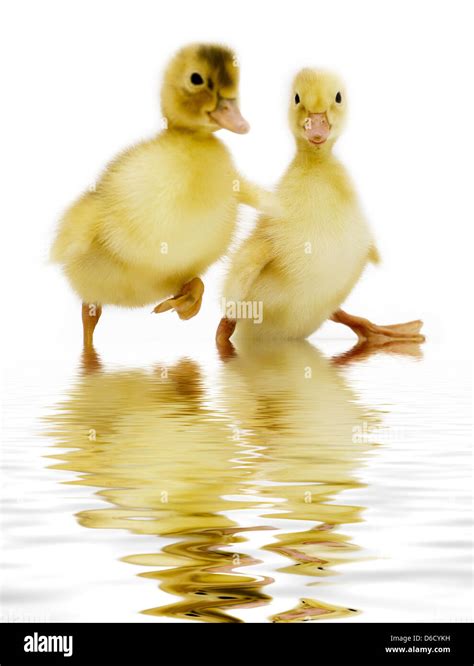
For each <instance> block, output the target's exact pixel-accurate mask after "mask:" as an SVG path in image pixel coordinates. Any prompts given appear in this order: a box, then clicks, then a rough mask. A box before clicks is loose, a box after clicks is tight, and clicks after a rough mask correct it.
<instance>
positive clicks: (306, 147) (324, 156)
mask: <svg viewBox="0 0 474 666" xmlns="http://www.w3.org/2000/svg"><path fill="white" fill-rule="evenodd" d="M332 146H333V144H332V142H327V143H325V144H323V145H321V146H312V145H311V144H309V143H308V141H306V140H304V139H297V141H296V157H295V159H296V160H298V162H299V163H300V164H303V165H306V166H308V167H315V166H324V165H326V164H331V163H333V162H334V161H335V159H336V158H335V157H334V155H333V154H332Z"/></svg>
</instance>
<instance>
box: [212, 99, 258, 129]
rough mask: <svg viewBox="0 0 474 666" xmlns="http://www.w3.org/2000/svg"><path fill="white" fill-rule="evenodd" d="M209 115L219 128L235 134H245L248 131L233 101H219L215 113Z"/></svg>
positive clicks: (246, 123) (248, 127)
mask: <svg viewBox="0 0 474 666" xmlns="http://www.w3.org/2000/svg"><path fill="white" fill-rule="evenodd" d="M209 115H210V117H211V118H212V119H213V120H215V122H216V123H217V124H218V125H219V126H220V127H222V128H223V129H227V130H230V131H231V132H236V134H247V132H248V131H249V129H250V125H249V124H248V122H247V121H246V120H245V118H244V117H243V116H242V114H241V113H240V109H239V106H238V104H237V102H236V101H235V99H221V100H220V102H219V104H218V105H217V108H216V109H215V111H212V112H211V113H209Z"/></svg>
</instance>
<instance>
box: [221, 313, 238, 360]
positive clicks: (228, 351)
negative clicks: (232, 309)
mask: <svg viewBox="0 0 474 666" xmlns="http://www.w3.org/2000/svg"><path fill="white" fill-rule="evenodd" d="M236 324H237V321H236V320H235V319H228V318H227V317H222V319H221V320H220V322H219V326H218V327H217V331H216V345H217V350H218V352H219V356H220V357H221V359H222V360H225V359H227V358H231V357H232V356H235V355H236V352H235V347H234V345H233V344H232V342H231V341H230V338H231V336H232V334H233V332H234V331H235V326H236Z"/></svg>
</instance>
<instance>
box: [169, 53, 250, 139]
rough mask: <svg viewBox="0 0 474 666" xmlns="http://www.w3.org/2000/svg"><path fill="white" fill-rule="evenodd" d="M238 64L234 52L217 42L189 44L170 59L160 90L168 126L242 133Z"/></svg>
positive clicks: (246, 128)
mask: <svg viewBox="0 0 474 666" xmlns="http://www.w3.org/2000/svg"><path fill="white" fill-rule="evenodd" d="M238 91H239V66H238V62H237V58H236V56H235V55H234V53H233V52H232V51H231V50H230V49H228V48H227V47H225V46H220V45H217V44H191V45H190V46H185V47H184V48H182V49H181V50H180V51H179V52H178V53H177V54H176V55H175V57H174V58H173V59H172V60H171V62H170V64H169V65H168V68H167V70H166V72H165V76H164V80H163V86H162V89H161V107H162V111H163V115H164V117H165V118H166V120H167V123H168V127H177V128H180V129H188V130H193V131H204V132H215V131H216V130H218V129H220V128H225V129H228V130H231V131H232V132H237V134H245V133H246V132H248V131H249V129H250V128H249V124H248V123H247V121H246V120H245V119H244V118H243V117H242V115H241V113H240V110H239V106H238V102H237V98H238Z"/></svg>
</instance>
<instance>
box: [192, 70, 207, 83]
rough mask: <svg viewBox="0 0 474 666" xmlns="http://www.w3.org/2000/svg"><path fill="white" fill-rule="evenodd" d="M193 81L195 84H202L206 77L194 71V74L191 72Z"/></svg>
mask: <svg viewBox="0 0 474 666" xmlns="http://www.w3.org/2000/svg"><path fill="white" fill-rule="evenodd" d="M191 83H192V84H194V85H195V86H200V85H201V84H202V83H204V79H203V78H202V76H201V75H200V74H198V73H197V72H194V73H193V74H191Z"/></svg>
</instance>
